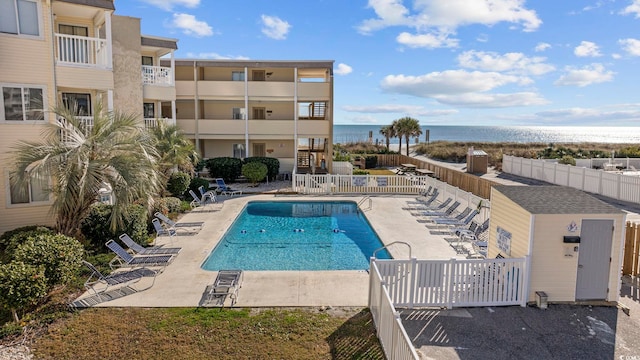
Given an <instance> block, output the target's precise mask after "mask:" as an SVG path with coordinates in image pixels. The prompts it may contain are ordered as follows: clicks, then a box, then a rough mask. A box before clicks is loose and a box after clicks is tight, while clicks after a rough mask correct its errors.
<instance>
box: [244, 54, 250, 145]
mask: <svg viewBox="0 0 640 360" xmlns="http://www.w3.org/2000/svg"><path fill="white" fill-rule="evenodd" d="M244 155H245V156H246V157H249V69H248V68H247V67H246V66H245V67H244Z"/></svg>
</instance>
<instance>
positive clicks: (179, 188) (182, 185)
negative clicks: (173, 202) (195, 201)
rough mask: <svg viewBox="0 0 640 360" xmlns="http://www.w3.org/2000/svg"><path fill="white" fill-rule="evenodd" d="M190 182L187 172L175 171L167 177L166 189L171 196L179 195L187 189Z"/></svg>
mask: <svg viewBox="0 0 640 360" xmlns="http://www.w3.org/2000/svg"><path fill="white" fill-rule="evenodd" d="M190 182H191V176H189V174H187V173H183V172H175V173H173V174H171V176H170V177H169V182H168V183H167V191H169V192H170V193H171V195H173V196H180V195H182V194H184V192H185V191H187V189H188V188H189V183H190Z"/></svg>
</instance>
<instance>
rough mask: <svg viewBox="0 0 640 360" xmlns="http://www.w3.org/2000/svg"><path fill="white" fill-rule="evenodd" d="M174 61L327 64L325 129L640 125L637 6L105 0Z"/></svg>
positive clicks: (421, 0)
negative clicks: (329, 125)
mask: <svg viewBox="0 0 640 360" xmlns="http://www.w3.org/2000/svg"><path fill="white" fill-rule="evenodd" d="M115 6H116V14H118V15H125V16H133V17H139V18H141V19H142V22H141V26H142V33H143V34H145V35H155V36H163V37H170V38H176V39H178V40H179V41H178V48H179V49H178V51H177V52H176V58H178V59H184V58H208V59H255V60H334V61H335V64H334V92H335V93H334V95H335V102H334V123H335V124H380V125H387V124H390V123H391V121H393V120H394V119H397V118H400V117H403V116H411V117H414V118H416V119H418V120H419V121H420V123H421V124H422V125H544V126H552V125H564V126H575V125H584V126H616V125H618V126H640V0H600V1H596V0H587V1H519V0H415V1H400V0H369V1H364V0H361V1H354V0H305V1H284V0H253V1H250V0H233V1H212V0H208V1H206V0H116V1H115Z"/></svg>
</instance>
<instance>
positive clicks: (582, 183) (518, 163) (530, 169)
mask: <svg viewBox="0 0 640 360" xmlns="http://www.w3.org/2000/svg"><path fill="white" fill-rule="evenodd" d="M502 171H503V172H505V173H508V174H513V175H518V176H523V177H528V178H532V179H537V180H542V181H546V182H548V183H552V184H556V185H564V186H569V187H572V188H575V189H579V190H582V191H586V192H590V193H593V194H599V195H603V196H606V197H610V198H612V199H616V200H621V201H628V202H633V203H640V177H635V176H627V175H623V174H618V173H611V172H606V171H602V170H595V169H588V168H585V167H575V166H571V165H564V164H556V163H553V162H546V161H544V160H538V159H524V158H519V157H514V156H509V155H503V157H502Z"/></svg>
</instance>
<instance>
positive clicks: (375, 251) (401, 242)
mask: <svg viewBox="0 0 640 360" xmlns="http://www.w3.org/2000/svg"><path fill="white" fill-rule="evenodd" d="M393 244H405V245H407V247H408V248H409V259H412V257H411V245H409V243H406V242H404V241H394V242H391V243H388V244H386V245H385V246H383V247H381V248H378V249H376V250H374V252H373V254H371V257H373V258H374V259H375V258H376V253H377V252H378V251H380V250H383V249H386V248H387V247H389V246H391V245H393Z"/></svg>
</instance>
